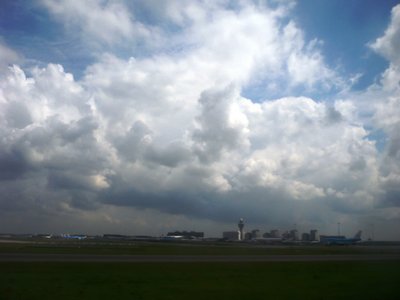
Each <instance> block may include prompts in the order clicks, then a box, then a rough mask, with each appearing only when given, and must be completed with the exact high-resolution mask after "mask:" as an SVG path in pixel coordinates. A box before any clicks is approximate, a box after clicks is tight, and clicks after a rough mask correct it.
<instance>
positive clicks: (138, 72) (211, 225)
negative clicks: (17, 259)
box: [0, 0, 400, 239]
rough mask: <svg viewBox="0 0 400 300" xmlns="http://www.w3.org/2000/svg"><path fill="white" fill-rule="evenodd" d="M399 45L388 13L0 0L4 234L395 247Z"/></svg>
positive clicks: (356, 8)
mask: <svg viewBox="0 0 400 300" xmlns="http://www.w3.org/2000/svg"><path fill="white" fill-rule="evenodd" d="M399 37H400V5H399V1H361V0H357V1H344V0H337V1H311V0H310V1H308V0H306V1H254V2H252V1H243V2H242V1H185V2H180V1H174V0H171V1H162V2H161V1H142V0H137V1H123V0H118V1H111V0H110V1H105V0H104V1H102V0H90V1H61V0H60V1H56V0H38V1H1V3H0V192H1V193H2V194H3V195H7V196H5V197H3V198H2V199H0V225H1V226H3V228H5V230H6V231H10V232H24V231H29V230H32V229H33V230H35V231H47V232H49V231H52V232H81V231H84V232H88V233H103V232H115V233H127V234H155V235H157V234H162V233H165V232H166V231H169V230H183V229H186V230H192V229H193V230H204V231H206V234H208V235H213V236H218V235H219V234H220V232H221V231H222V230H228V229H231V228H232V226H234V224H235V223H236V222H237V219H238V218H240V217H243V218H245V219H246V220H247V222H248V224H249V226H252V227H254V228H255V227H258V228H260V229H261V230H269V229H272V228H280V229H282V230H285V229H290V227H291V226H293V223H296V224H298V226H299V229H300V230H309V229H312V228H318V229H320V230H321V232H324V233H330V232H335V230H336V224H337V222H341V224H342V225H343V230H344V232H345V233H346V234H348V235H350V234H352V233H353V231H354V232H355V231H357V230H358V229H363V228H368V226H369V227H371V226H370V224H371V223H374V224H376V226H375V228H376V230H377V232H376V233H375V236H381V238H382V239H400V236H399V235H398V233H394V232H393V231H390V230H389V229H390V228H393V227H394V226H399V225H400V202H399V199H400V198H399V197H400V189H399V186H400V180H399V178H400V165H399V161H400V144H399V134H398V132H400V128H399V124H400V111H399V107H400V98H399V95H400V91H399V89H400V86H399V80H400V71H399V70H400V57H399V54H398V52H399V51H398V49H397V48H398V45H399V43H400V42H399V40H400V38H399ZM154 219H157V220H158V222H157V224H154V221H153V220H154ZM288 220H290V221H288ZM132 228H135V230H136V231H135V232H133V229H132ZM249 229H250V228H249Z"/></svg>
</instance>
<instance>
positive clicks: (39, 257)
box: [0, 253, 400, 263]
mask: <svg viewBox="0 0 400 300" xmlns="http://www.w3.org/2000/svg"><path fill="white" fill-rule="evenodd" d="M398 260H400V255H398V254H394V255H391V254H390V255H389V254H386V255H377V254H375V255H370V254H359V255H354V254H342V255H87V254H25V253H24V254H22V253H21V254H16V253H1V254H0V262H126V263H130V262H131V263H152V262H154V263H156V262H173V263H185V262H307V261H398Z"/></svg>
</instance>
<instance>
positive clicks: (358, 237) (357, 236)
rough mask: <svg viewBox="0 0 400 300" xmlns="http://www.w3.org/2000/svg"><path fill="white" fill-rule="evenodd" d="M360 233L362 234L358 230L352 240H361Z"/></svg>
mask: <svg viewBox="0 0 400 300" xmlns="http://www.w3.org/2000/svg"><path fill="white" fill-rule="evenodd" d="M361 233H362V231H361V230H359V231H358V232H357V233H356V235H355V236H354V238H355V239H361Z"/></svg>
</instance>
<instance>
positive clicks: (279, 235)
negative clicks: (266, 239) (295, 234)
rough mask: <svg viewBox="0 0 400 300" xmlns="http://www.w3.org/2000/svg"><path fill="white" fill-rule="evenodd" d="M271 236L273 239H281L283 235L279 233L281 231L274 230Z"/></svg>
mask: <svg viewBox="0 0 400 300" xmlns="http://www.w3.org/2000/svg"><path fill="white" fill-rule="evenodd" d="M270 234H271V237H273V238H280V237H281V233H280V232H279V229H272V230H271V233H270Z"/></svg>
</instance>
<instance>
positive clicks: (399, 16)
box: [371, 5, 400, 66]
mask: <svg viewBox="0 0 400 300" xmlns="http://www.w3.org/2000/svg"><path fill="white" fill-rule="evenodd" d="M391 17H392V18H391V23H390V24H389V27H388V28H387V29H386V31H385V34H384V35H383V36H381V37H380V38H378V39H377V40H376V41H375V42H374V43H373V44H371V47H372V49H374V50H375V51H377V52H378V53H380V54H382V55H383V56H384V57H386V58H387V59H388V60H389V61H390V62H392V63H393V64H395V65H397V66H399V65H400V55H399V49H400V5H397V6H395V7H393V8H392V16H391Z"/></svg>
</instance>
